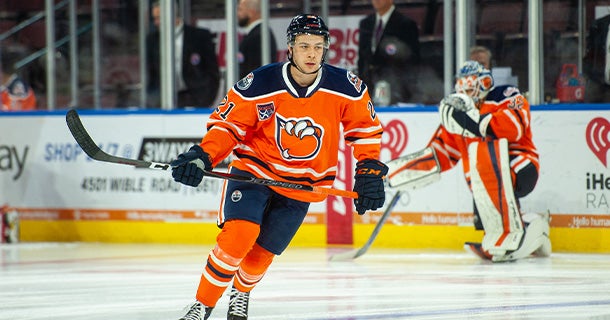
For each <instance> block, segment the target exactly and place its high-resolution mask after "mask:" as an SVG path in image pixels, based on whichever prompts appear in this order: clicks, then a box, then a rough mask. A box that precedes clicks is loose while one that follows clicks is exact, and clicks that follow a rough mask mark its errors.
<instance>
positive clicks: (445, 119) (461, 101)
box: [438, 93, 491, 138]
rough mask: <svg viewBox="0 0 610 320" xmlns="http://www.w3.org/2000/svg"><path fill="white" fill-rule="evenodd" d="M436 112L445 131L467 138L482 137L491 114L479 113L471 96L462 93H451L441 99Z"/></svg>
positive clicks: (485, 132)
mask: <svg viewBox="0 0 610 320" xmlns="http://www.w3.org/2000/svg"><path fill="white" fill-rule="evenodd" d="M438 112H439V114H440V116H441V124H442V125H443V127H445V129H447V131H449V132H451V133H455V134H459V135H462V136H464V137H469V138H475V137H484V136H485V135H486V134H487V127H488V126H489V122H490V121H491V114H484V115H481V114H480V113H479V109H477V108H476V107H475V106H474V102H473V101H472V98H470V97H469V96H468V95H465V94H462V93H453V94H450V95H448V96H447V97H445V98H444V99H443V100H441V102H440V104H439V106H438Z"/></svg>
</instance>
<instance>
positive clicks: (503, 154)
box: [468, 139, 523, 256]
mask: <svg viewBox="0 0 610 320" xmlns="http://www.w3.org/2000/svg"><path fill="white" fill-rule="evenodd" d="M468 155H469V157H470V161H469V165H470V182H471V188H472V194H473V197H474V201H475V204H476V206H477V209H478V212H479V217H480V219H481V222H482V224H483V229H484V230H485V236H484V237H483V242H482V245H483V249H484V250H486V251H488V252H489V253H490V254H491V255H493V256H496V255H498V256H502V255H505V254H506V253H507V252H510V251H514V250H516V249H517V248H519V244H520V243H521V238H522V237H523V221H522V220H521V213H520V212H519V206H518V203H517V200H516V198H515V193H514V189H513V184H512V178H511V171H510V164H509V156H508V142H507V140H506V139H499V140H493V141H487V142H473V143H471V144H470V145H469V146H468Z"/></svg>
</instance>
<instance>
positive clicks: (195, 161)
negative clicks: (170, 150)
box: [170, 145, 212, 187]
mask: <svg viewBox="0 0 610 320" xmlns="http://www.w3.org/2000/svg"><path fill="white" fill-rule="evenodd" d="M170 165H171V166H172V177H174V180H175V181H176V182H180V183H183V184H186V185H188V186H191V187H196V186H198V185H199V184H200V183H201V180H203V174H204V172H203V170H206V171H210V170H212V159H211V158H210V155H208V154H207V153H206V152H205V151H203V149H202V148H201V147H200V146H199V145H194V146H192V147H191V148H190V149H189V151H187V152H185V153H182V154H180V155H178V158H177V159H176V160H174V161H172V162H171V163H170Z"/></svg>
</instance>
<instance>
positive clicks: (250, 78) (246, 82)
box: [237, 72, 254, 90]
mask: <svg viewBox="0 0 610 320" xmlns="http://www.w3.org/2000/svg"><path fill="white" fill-rule="evenodd" d="M252 82H254V74H253V73H252V72H250V73H248V75H247V76H245V77H243V79H241V80H239V81H238V82H237V88H239V90H246V89H248V88H250V85H252Z"/></svg>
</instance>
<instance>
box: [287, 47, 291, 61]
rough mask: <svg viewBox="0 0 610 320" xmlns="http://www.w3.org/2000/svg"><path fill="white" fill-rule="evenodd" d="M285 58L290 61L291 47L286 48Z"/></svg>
mask: <svg viewBox="0 0 610 320" xmlns="http://www.w3.org/2000/svg"><path fill="white" fill-rule="evenodd" d="M286 56H287V57H288V60H292V47H288V50H286Z"/></svg>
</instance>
